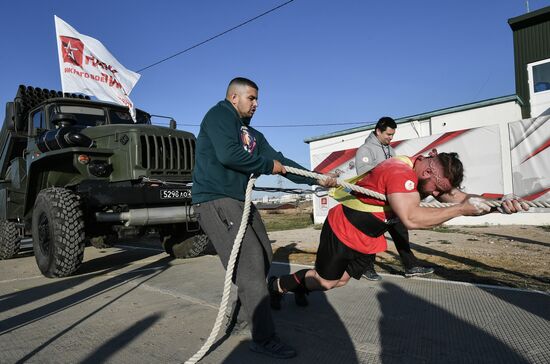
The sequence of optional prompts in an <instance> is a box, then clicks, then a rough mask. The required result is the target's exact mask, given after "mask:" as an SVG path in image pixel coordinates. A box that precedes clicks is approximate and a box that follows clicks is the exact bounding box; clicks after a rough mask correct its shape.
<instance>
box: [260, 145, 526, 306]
mask: <svg viewBox="0 0 550 364" xmlns="http://www.w3.org/2000/svg"><path fill="white" fill-rule="evenodd" d="M463 177H464V170H463V166H462V162H460V160H459V159H458V154H456V153H440V154H437V151H436V150H435V149H434V150H432V152H430V154H429V156H428V157H425V156H418V157H415V158H409V157H404V156H399V157H394V158H390V159H387V160H386V161H384V162H382V163H380V164H379V165H378V166H376V167H375V168H374V169H372V170H371V171H370V172H368V173H367V174H365V175H364V176H362V177H360V179H359V180H358V181H357V182H356V184H357V185H358V186H361V187H364V188H366V189H368V190H372V191H375V192H379V193H382V194H384V195H385V196H386V198H387V201H381V200H377V199H375V198H372V197H368V196H366V195H363V194H359V193H355V192H352V193H351V196H348V198H346V199H343V200H342V202H341V203H340V204H338V205H337V206H335V207H333V208H332V209H331V210H330V211H329V213H328V216H327V219H326V221H325V223H324V224H323V229H322V232H321V238H320V243H319V248H318V250H317V256H316V261H315V269H303V270H300V271H298V272H296V273H294V274H291V275H285V276H281V277H279V278H277V277H270V279H269V281H268V288H269V291H270V295H271V304H272V307H274V308H277V306H278V307H280V300H281V298H282V296H283V294H284V293H285V292H288V291H291V292H298V293H304V292H305V293H307V292H309V291H316V290H329V289H332V288H335V287H341V286H344V285H345V284H346V283H347V282H348V281H349V280H350V278H352V277H353V278H355V279H360V278H361V275H362V273H363V272H364V270H365V267H366V266H367V265H368V263H369V257H368V254H376V253H379V252H382V251H385V250H386V248H387V244H386V238H385V237H384V232H386V231H387V230H388V227H389V226H391V225H392V224H395V222H396V221H398V220H400V221H401V222H402V223H403V224H404V225H405V226H406V227H407V229H422V228H430V227H433V226H436V225H439V224H442V223H444V222H445V221H447V220H450V219H452V218H454V217H458V216H479V215H484V214H487V213H489V212H490V211H491V207H490V206H488V205H487V204H486V203H485V200H484V199H483V198H481V197H479V196H473V195H468V194H466V193H464V192H462V191H461V190H460V189H459V188H460V184H461V183H462V180H463ZM428 196H433V197H435V198H436V199H437V200H439V201H441V202H452V203H456V204H455V205H453V206H450V207H444V208H432V207H421V206H420V200H421V199H423V198H426V197H428ZM527 209H528V206H526V205H525V204H522V203H521V201H519V200H517V199H512V200H507V201H504V202H503V203H502V206H501V209H499V211H502V212H504V213H507V214H510V213H515V212H518V211H522V210H527Z"/></svg>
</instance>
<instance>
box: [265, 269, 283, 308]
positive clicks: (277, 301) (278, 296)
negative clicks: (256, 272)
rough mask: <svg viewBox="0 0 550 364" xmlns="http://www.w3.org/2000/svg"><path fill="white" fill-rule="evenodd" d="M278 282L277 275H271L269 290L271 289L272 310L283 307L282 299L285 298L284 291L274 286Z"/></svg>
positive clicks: (268, 281)
mask: <svg viewBox="0 0 550 364" xmlns="http://www.w3.org/2000/svg"><path fill="white" fill-rule="evenodd" d="M275 284H277V277H275V276H271V277H269V279H268V280H267V290H268V291H269V302H270V304H271V309H272V310H277V311H278V310H280V309H281V301H282V299H283V295H284V293H281V292H279V290H278V289H277V288H276V287H274V285H275Z"/></svg>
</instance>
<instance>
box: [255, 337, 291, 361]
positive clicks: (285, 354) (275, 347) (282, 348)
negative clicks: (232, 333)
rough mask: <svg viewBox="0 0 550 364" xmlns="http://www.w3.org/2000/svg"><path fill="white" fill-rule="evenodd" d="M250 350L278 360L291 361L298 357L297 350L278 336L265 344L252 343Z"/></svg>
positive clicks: (264, 342)
mask: <svg viewBox="0 0 550 364" xmlns="http://www.w3.org/2000/svg"><path fill="white" fill-rule="evenodd" d="M248 347H249V349H250V350H252V351H254V352H256V353H260V354H264V355H267V356H270V357H272V358H276V359H289V358H293V357H295V356H296V350H294V348H292V347H291V346H289V345H286V344H284V343H282V342H281V339H279V338H278V337H277V336H274V337H272V338H271V339H269V340H266V341H263V342H255V341H251V342H250V345H249V346H248Z"/></svg>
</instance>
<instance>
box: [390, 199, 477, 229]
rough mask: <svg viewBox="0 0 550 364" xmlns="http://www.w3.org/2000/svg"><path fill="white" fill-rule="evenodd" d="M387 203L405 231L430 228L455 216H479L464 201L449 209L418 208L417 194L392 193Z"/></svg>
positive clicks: (473, 207)
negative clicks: (405, 228)
mask: <svg viewBox="0 0 550 364" xmlns="http://www.w3.org/2000/svg"><path fill="white" fill-rule="evenodd" d="M461 193H462V192H461ZM464 195H466V194H464ZM388 202H389V203H390V206H391V207H392V209H393V211H394V212H395V213H396V215H397V216H398V217H399V219H400V220H401V221H402V222H403V224H404V225H405V226H406V227H407V229H425V228H430V227H433V226H437V225H440V224H442V223H444V222H445V221H448V220H450V219H452V218H454V217H457V216H462V215H472V216H474V215H479V214H480V211H479V210H478V209H477V208H476V207H475V206H473V205H471V204H469V203H468V202H467V201H465V200H463V202H462V203H460V204H458V205H455V206H451V207H444V208H433V207H420V205H419V204H420V195H419V194H418V192H411V193H393V194H390V195H388ZM452 202H458V201H452Z"/></svg>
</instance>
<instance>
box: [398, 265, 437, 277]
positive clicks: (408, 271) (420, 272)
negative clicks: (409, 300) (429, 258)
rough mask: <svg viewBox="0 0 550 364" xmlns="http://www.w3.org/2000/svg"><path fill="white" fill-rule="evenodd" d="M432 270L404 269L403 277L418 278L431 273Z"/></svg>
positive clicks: (420, 268)
mask: <svg viewBox="0 0 550 364" xmlns="http://www.w3.org/2000/svg"><path fill="white" fill-rule="evenodd" d="M433 272H434V269H433V268H430V267H412V268H409V269H405V277H407V278H410V277H418V276H424V275H426V274H430V273H433Z"/></svg>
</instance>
